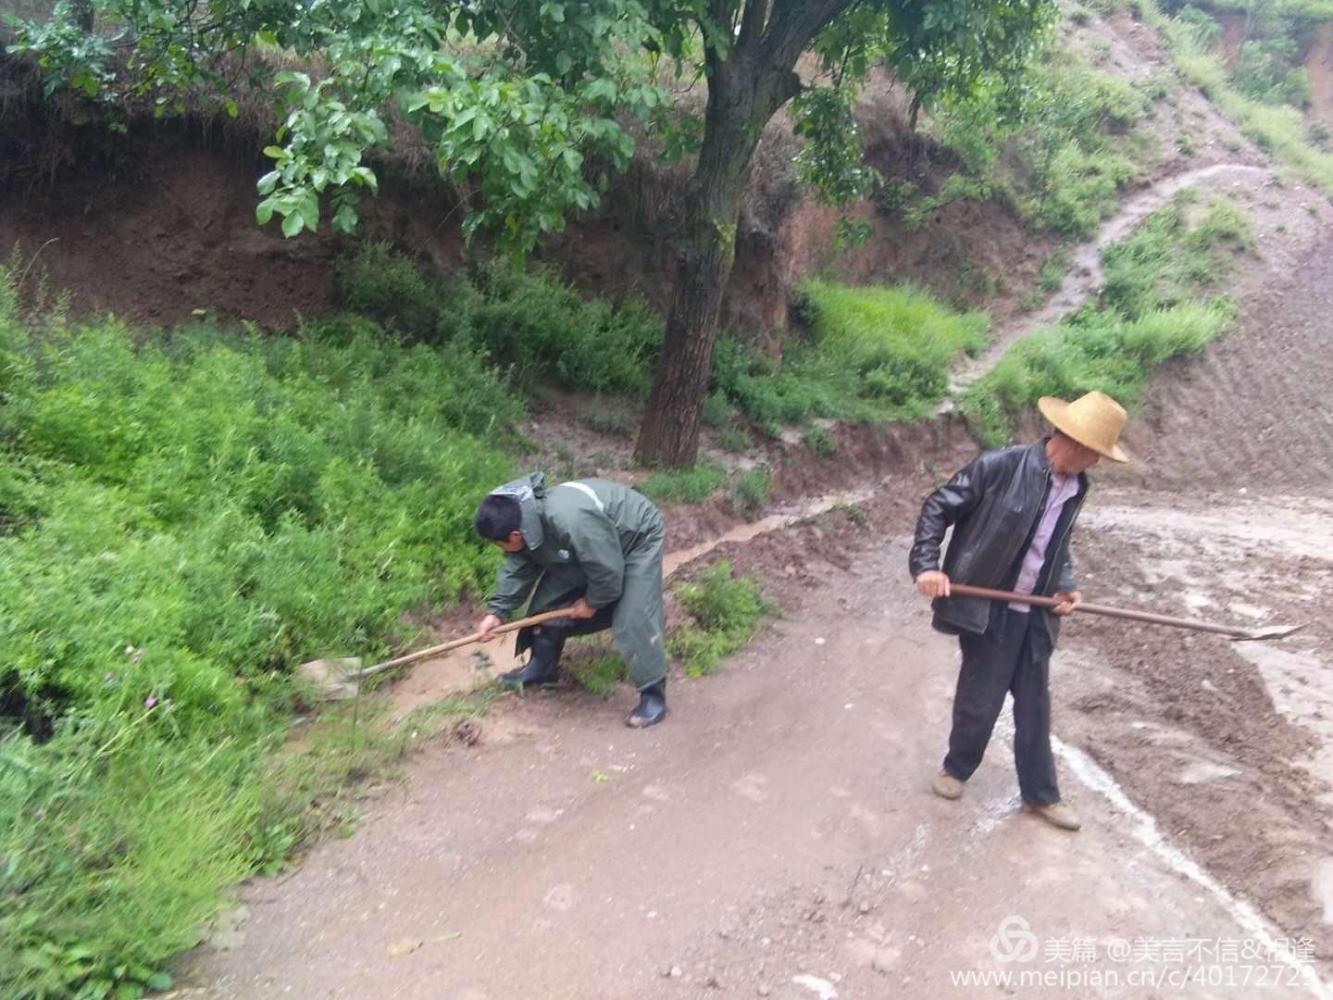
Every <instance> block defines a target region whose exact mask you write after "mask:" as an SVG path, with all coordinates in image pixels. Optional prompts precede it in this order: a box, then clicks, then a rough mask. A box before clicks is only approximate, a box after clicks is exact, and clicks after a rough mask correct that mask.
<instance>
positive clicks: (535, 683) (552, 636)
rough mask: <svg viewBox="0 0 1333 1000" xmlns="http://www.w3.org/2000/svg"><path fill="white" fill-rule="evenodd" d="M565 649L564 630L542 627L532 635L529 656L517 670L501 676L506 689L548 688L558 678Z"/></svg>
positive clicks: (501, 681)
mask: <svg viewBox="0 0 1333 1000" xmlns="http://www.w3.org/2000/svg"><path fill="white" fill-rule="evenodd" d="M564 649H565V630H564V629H562V628H555V627H553V626H550V625H543V626H542V627H541V628H539V629H537V631H535V632H534V633H533V634H532V647H531V655H529V656H528V662H527V663H525V664H524V665H523V666H521V667H519V668H518V669H517V670H511V671H509V672H508V673H505V674H501V675H500V677H499V681H500V683H501V684H503V685H505V686H506V687H516V688H525V687H550V686H551V685H552V684H554V683H556V681H557V679H558V678H559V676H560V654H561V653H562V652H564Z"/></svg>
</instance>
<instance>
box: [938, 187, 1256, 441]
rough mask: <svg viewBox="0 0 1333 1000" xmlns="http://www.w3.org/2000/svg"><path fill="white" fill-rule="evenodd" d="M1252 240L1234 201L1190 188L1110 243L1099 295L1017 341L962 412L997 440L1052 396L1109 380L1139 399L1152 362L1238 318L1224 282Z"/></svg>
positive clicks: (1118, 392)
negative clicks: (1205, 204)
mask: <svg viewBox="0 0 1333 1000" xmlns="http://www.w3.org/2000/svg"><path fill="white" fill-rule="evenodd" d="M1249 245H1250V239H1249V231H1248V226H1247V225H1246V223H1245V220H1244V218H1243V217H1242V216H1241V215H1240V213H1239V212H1237V210H1236V209H1235V208H1234V206H1232V205H1231V204H1230V203H1227V202H1223V201H1218V202H1214V203H1213V205H1212V206H1211V207H1210V208H1209V209H1208V210H1207V211H1206V212H1203V213H1200V212H1199V211H1198V209H1197V206H1196V205H1195V199H1194V198H1193V197H1191V196H1190V194H1188V193H1182V196H1178V197H1177V198H1176V199H1175V201H1173V202H1172V204H1171V205H1169V206H1168V207H1166V208H1164V209H1162V210H1160V211H1158V212H1156V213H1154V214H1153V215H1151V216H1149V217H1148V219H1147V220H1145V222H1144V224H1143V225H1142V226H1141V227H1140V228H1139V229H1138V230H1137V231H1136V232H1135V233H1134V234H1133V235H1132V236H1130V237H1129V238H1128V239H1127V240H1125V241H1124V242H1123V243H1119V244H1116V245H1114V246H1111V247H1109V248H1107V250H1106V252H1105V254H1104V255H1103V264H1104V267H1105V274H1106V280H1105V286H1104V290H1103V293H1102V296H1101V300H1100V302H1098V303H1097V304H1096V305H1095V306H1088V307H1085V308H1084V309H1083V310H1081V311H1080V312H1078V313H1076V314H1075V315H1073V316H1071V317H1070V318H1069V319H1067V320H1065V321H1064V322H1062V323H1060V324H1058V325H1056V326H1053V327H1051V328H1049V329H1046V330H1043V331H1040V332H1038V333H1036V334H1034V335H1032V336H1030V337H1027V338H1025V339H1024V340H1022V341H1020V342H1019V343H1018V344H1016V345H1015V346H1014V347H1013V348H1011V349H1010V350H1009V352H1008V353H1007V354H1006V355H1005V356H1004V358H1003V359H1002V360H1001V361H1000V363H999V364H998V365H996V367H995V368H994V369H992V370H991V371H990V372H988V373H987V374H986V375H985V376H983V377H982V378H981V379H979V380H978V381H977V382H976V383H974V384H973V385H972V386H971V387H970V388H969V390H968V392H967V394H966V395H965V396H964V398H963V401H962V408H963V412H964V413H965V414H966V415H967V417H968V419H969V421H970V422H971V424H972V425H973V427H974V428H975V429H976V430H977V432H978V434H979V435H980V436H981V438H982V439H983V441H984V442H985V443H986V444H987V445H990V446H995V445H999V444H1002V443H1004V442H1005V441H1007V440H1009V439H1010V437H1011V436H1012V434H1013V432H1014V429H1015V426H1016V423H1017V421H1018V419H1019V417H1020V416H1021V415H1022V414H1023V413H1024V412H1026V411H1027V410H1028V409H1029V408H1030V407H1031V406H1032V405H1033V404H1034V403H1035V402H1036V400H1037V398H1038V397H1040V396H1043V395H1055V396H1063V397H1065V398H1070V397H1074V396H1078V395H1081V394H1083V393H1085V392H1088V391H1090V390H1092V389H1100V390H1102V391H1103V392H1106V393H1108V394H1110V395H1111V396H1112V397H1114V398H1115V399H1117V400H1119V401H1120V402H1121V403H1123V404H1124V405H1126V406H1127V407H1131V408H1132V407H1134V406H1136V405H1137V404H1138V403H1139V402H1140V401H1141V399H1142V396H1143V391H1144V387H1145V385H1146V382H1147V377H1148V373H1149V372H1150V371H1151V369H1152V368H1153V367H1155V366H1156V365H1159V364H1161V363H1162V362H1163V361H1165V360H1167V359H1168V358H1172V357H1176V356H1178V355H1181V354H1188V353H1192V352H1195V351H1199V350H1201V349H1202V348H1203V347H1204V346H1205V345H1206V344H1208V343H1209V341H1211V340H1212V339H1213V338H1215V337H1217V336H1218V335H1219V334H1220V333H1222V332H1223V331H1224V330H1225V329H1226V328H1227V327H1228V325H1229V324H1230V323H1231V322H1232V320H1233V318H1234V308H1233V307H1232V305H1231V303H1230V302H1229V300H1227V299H1226V298H1225V297H1224V296H1223V295H1221V294H1219V289H1221V288H1222V287H1223V283H1224V282H1225V280H1226V277H1227V275H1228V274H1229V273H1230V270H1231V260H1232V258H1233V256H1234V254H1235V253H1236V252H1237V251H1239V250H1242V249H1244V248H1247V247H1248V246H1249Z"/></svg>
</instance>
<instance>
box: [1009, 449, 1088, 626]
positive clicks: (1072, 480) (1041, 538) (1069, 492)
mask: <svg viewBox="0 0 1333 1000" xmlns="http://www.w3.org/2000/svg"><path fill="white" fill-rule="evenodd" d="M1077 495H1078V476H1062V475H1060V474H1059V473H1058V472H1052V473H1051V488H1050V490H1049V492H1047V494H1046V508H1045V509H1044V510H1043V511H1042V512H1041V520H1040V521H1038V522H1037V531H1036V533H1035V534H1034V535H1033V536H1032V544H1031V545H1029V546H1028V550H1027V554H1026V555H1024V556H1023V568H1022V569H1020V570H1019V571H1018V582H1017V583H1015V584H1014V591H1015V592H1016V593H1019V594H1030V593H1032V590H1033V588H1034V587H1036V586H1037V577H1039V576H1041V567H1042V564H1043V563H1045V562H1046V546H1048V545H1050V544H1051V536H1052V535H1053V534H1055V525H1056V523H1057V522H1058V521H1059V520H1060V512H1061V511H1062V510H1064V506H1065V503H1066V502H1068V501H1069V500H1071V499H1073V498H1074V497H1075V496H1077ZM1009 607H1011V608H1013V609H1014V610H1015V611H1028V610H1030V609H1031V607H1032V606H1031V605H1030V604H1018V603H1013V604H1010V605H1009Z"/></svg>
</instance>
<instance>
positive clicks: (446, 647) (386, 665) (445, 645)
mask: <svg viewBox="0 0 1333 1000" xmlns="http://www.w3.org/2000/svg"><path fill="white" fill-rule="evenodd" d="M573 612H574V609H573V608H561V609H560V610H559V611H543V612H542V613H541V614H539V615H529V616H528V617H527V618H519V619H517V620H516V621H512V622H508V623H506V624H504V625H501V626H500V627H499V628H497V629H494V630H493V631H492V632H491V635H502V634H503V633H505V632H516V631H518V630H519V629H521V628H527V627H528V626H529V625H540V624H541V623H542V622H550V621H555V620H556V619H557V618H568V617H569V616H570V615H571V614H573ZM480 641H481V633H480V632H473V633H472V634H471V635H467V636H464V637H463V638H461V639H453V640H451V641H449V642H442V643H440V644H439V645H438V646H430V647H429V648H427V649H418V650H417V651H416V652H415V653H408V654H407V655H405V656H399V657H396V658H395V659H392V660H385V661H384V662H383V663H377V664H375V665H374V666H373V667H366V669H365V670H358V671H357V672H356V673H355V674H350V675H349V676H351V677H369V676H370V675H371V674H379V673H383V672H384V671H386V670H392V669H393V668H394V667H405V666H407V664H409V663H416V662H417V661H418V660H425V659H429V658H430V657H432V656H439V655H440V654H441V653H448V652H449V651H450V650H454V649H460V648H462V647H463V646H470V645H472V643H474V642H480Z"/></svg>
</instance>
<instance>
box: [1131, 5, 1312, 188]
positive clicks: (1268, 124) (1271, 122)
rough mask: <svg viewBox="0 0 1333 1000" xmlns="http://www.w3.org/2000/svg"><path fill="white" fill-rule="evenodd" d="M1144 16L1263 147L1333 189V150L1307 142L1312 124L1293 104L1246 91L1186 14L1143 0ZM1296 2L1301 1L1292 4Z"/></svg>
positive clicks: (1191, 77) (1187, 70)
mask: <svg viewBox="0 0 1333 1000" xmlns="http://www.w3.org/2000/svg"><path fill="white" fill-rule="evenodd" d="M1141 6H1142V8H1143V10H1144V13H1145V19H1146V20H1147V21H1148V22H1149V23H1150V24H1152V25H1153V26H1154V27H1156V28H1158V29H1159V30H1160V31H1161V32H1162V34H1163V36H1164V37H1165V38H1166V40H1167V43H1168V46H1169V48H1170V50H1171V56H1172V59H1173V60H1174V61H1175V64H1176V68H1177V69H1178V70H1179V71H1180V74H1181V75H1182V76H1183V77H1184V78H1185V79H1186V80H1188V81H1189V82H1190V83H1192V84H1193V85H1194V86H1196V87H1198V88H1199V89H1200V90H1201V91H1202V92H1203V93H1204V95H1205V96H1207V97H1208V98H1209V99H1210V100H1212V101H1213V102H1214V103H1215V104H1217V105H1218V107H1220V108H1221V109H1222V111H1223V112H1224V113H1225V114H1226V115H1227V116H1228V117H1229V118H1231V120H1232V121H1234V122H1235V123H1236V125H1237V127H1239V128H1240V130H1241V131H1242V132H1243V133H1244V134H1245V135H1246V136H1247V137H1248V138H1249V139H1250V140H1251V141H1252V142H1254V143H1255V144H1256V145H1257V146H1259V147H1260V148H1261V149H1263V150H1264V151H1265V152H1267V153H1269V154H1271V155H1272V156H1274V157H1276V158H1277V159H1278V160H1280V161H1281V162H1283V163H1285V164H1287V165H1288V166H1289V167H1291V168H1292V169H1294V170H1295V171H1296V172H1297V173H1298V174H1300V175H1301V177H1303V178H1304V179H1305V180H1306V181H1308V182H1309V183H1311V184H1315V185H1318V186H1319V187H1322V188H1323V189H1324V190H1325V191H1330V192H1333V152H1329V151H1327V150H1323V149H1319V148H1317V146H1316V145H1315V144H1314V143H1313V142H1312V132H1311V125H1310V123H1309V122H1308V121H1307V119H1306V117H1305V116H1304V115H1303V114H1302V113H1301V111H1300V110H1298V109H1297V108H1295V107H1291V106H1289V105H1282V104H1271V103H1265V102H1264V101H1260V100H1256V99H1254V98H1252V97H1247V96H1245V95H1244V94H1242V93H1241V92H1240V90H1238V89H1237V87H1236V85H1235V84H1234V83H1233V81H1232V79H1231V78H1230V77H1229V76H1228V74H1227V70H1226V67H1225V66H1224V65H1223V63H1222V58H1221V55H1220V54H1219V53H1218V52H1217V50H1216V49H1215V47H1214V46H1213V44H1212V42H1213V41H1214V39H1212V38H1211V37H1209V36H1206V35H1203V34H1201V32H1200V30H1199V28H1198V25H1197V24H1195V23H1193V22H1192V21H1191V20H1189V19H1186V18H1171V17H1167V16H1166V15H1165V14H1163V13H1162V12H1161V10H1160V8H1159V7H1158V6H1157V4H1155V3H1153V2H1151V0H1144V2H1143V3H1142V5H1141ZM1292 6H1293V7H1299V6H1301V5H1300V4H1294V5H1292Z"/></svg>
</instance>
